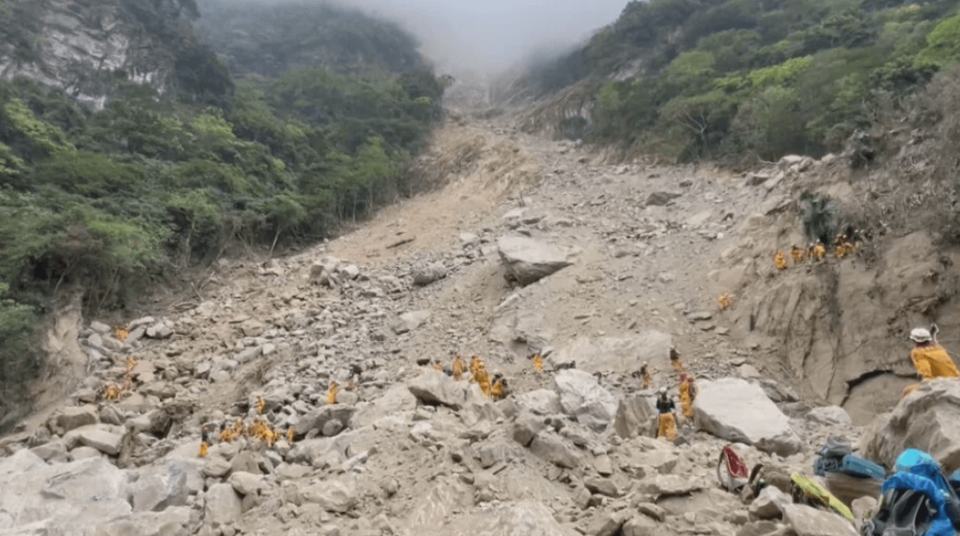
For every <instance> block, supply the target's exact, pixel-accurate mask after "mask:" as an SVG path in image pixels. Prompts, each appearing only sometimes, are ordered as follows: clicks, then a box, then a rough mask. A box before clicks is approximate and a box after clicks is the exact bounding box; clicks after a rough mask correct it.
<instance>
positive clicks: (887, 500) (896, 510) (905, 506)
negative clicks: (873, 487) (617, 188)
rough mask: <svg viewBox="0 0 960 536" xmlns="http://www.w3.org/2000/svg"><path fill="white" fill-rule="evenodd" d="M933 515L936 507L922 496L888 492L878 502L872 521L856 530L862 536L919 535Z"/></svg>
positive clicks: (912, 493) (913, 493)
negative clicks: (878, 505) (858, 530)
mask: <svg viewBox="0 0 960 536" xmlns="http://www.w3.org/2000/svg"><path fill="white" fill-rule="evenodd" d="M936 515H937V508H936V506H935V505H934V504H933V503H932V502H931V501H930V499H929V498H928V497H927V496H926V495H924V494H923V493H921V492H919V491H915V490H902V489H891V490H888V491H887V492H886V493H885V494H884V495H883V499H882V500H881V501H880V507H879V509H878V510H877V513H876V515H874V516H873V518H872V519H868V520H867V521H865V522H864V523H863V525H862V526H861V527H860V534H861V535H862V536H923V535H924V534H926V533H927V529H929V528H930V524H931V522H932V521H933V518H934V517H935V516H936Z"/></svg>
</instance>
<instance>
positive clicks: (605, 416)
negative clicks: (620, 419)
mask: <svg viewBox="0 0 960 536" xmlns="http://www.w3.org/2000/svg"><path fill="white" fill-rule="evenodd" d="M554 383H555V384H556V388H557V392H558V393H559V394H560V405H561V406H562V407H563V411H564V412H565V413H567V414H568V415H573V416H575V417H576V418H577V421H578V422H580V423H582V424H584V425H586V426H588V427H589V428H591V429H593V430H595V431H598V432H602V431H603V430H605V429H606V428H607V426H608V425H609V424H610V421H611V420H613V417H614V415H616V413H617V406H618V404H617V399H616V398H615V397H614V396H613V395H612V394H610V391H607V390H606V389H604V388H603V387H601V386H600V384H599V383H597V379H596V378H595V377H594V376H592V375H591V374H589V373H587V372H584V371H582V370H575V369H573V370H562V371H560V372H558V373H557V375H556V376H555V377H554Z"/></svg>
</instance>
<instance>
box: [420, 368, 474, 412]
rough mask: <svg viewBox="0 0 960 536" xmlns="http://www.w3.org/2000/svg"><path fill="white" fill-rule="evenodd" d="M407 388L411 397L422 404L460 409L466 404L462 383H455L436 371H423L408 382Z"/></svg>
mask: <svg viewBox="0 0 960 536" xmlns="http://www.w3.org/2000/svg"><path fill="white" fill-rule="evenodd" d="M407 388H408V389H410V393H412V394H413V396H415V397H417V400H419V401H420V402H421V403H424V404H431V405H436V404H440V405H443V406H447V407H450V408H453V409H460V407H462V406H463V404H464V402H466V396H467V395H466V391H465V389H464V383H463V382H456V381H454V380H453V378H451V377H450V376H447V375H446V374H444V373H442V372H440V371H438V370H427V371H424V372H423V373H422V374H420V375H419V376H417V377H415V378H413V379H412V380H410V382H409V383H408V384H407Z"/></svg>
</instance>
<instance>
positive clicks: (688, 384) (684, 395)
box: [680, 374, 697, 419]
mask: <svg viewBox="0 0 960 536" xmlns="http://www.w3.org/2000/svg"><path fill="white" fill-rule="evenodd" d="M696 396H697V394H696V386H695V385H694V384H693V376H690V375H689V374H681V375H680V408H681V410H682V411H683V416H684V417H686V418H688V419H692V418H693V399H694V398H696Z"/></svg>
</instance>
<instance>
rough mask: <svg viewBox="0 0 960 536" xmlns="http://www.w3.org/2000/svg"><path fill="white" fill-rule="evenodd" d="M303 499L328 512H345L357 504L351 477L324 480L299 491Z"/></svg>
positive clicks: (355, 486)
mask: <svg viewBox="0 0 960 536" xmlns="http://www.w3.org/2000/svg"><path fill="white" fill-rule="evenodd" d="M301 495H302V496H303V500H304V501H305V502H308V503H315V504H319V505H320V507H321V508H323V509H324V510H326V511H328V512H334V513H338V514H345V513H347V512H349V511H351V510H353V509H354V508H355V507H356V506H357V485H356V482H355V481H353V480H352V479H347V478H343V479H338V480H326V481H323V482H319V483H317V484H313V485H311V486H309V487H307V488H306V489H304V490H302V491H301Z"/></svg>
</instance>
